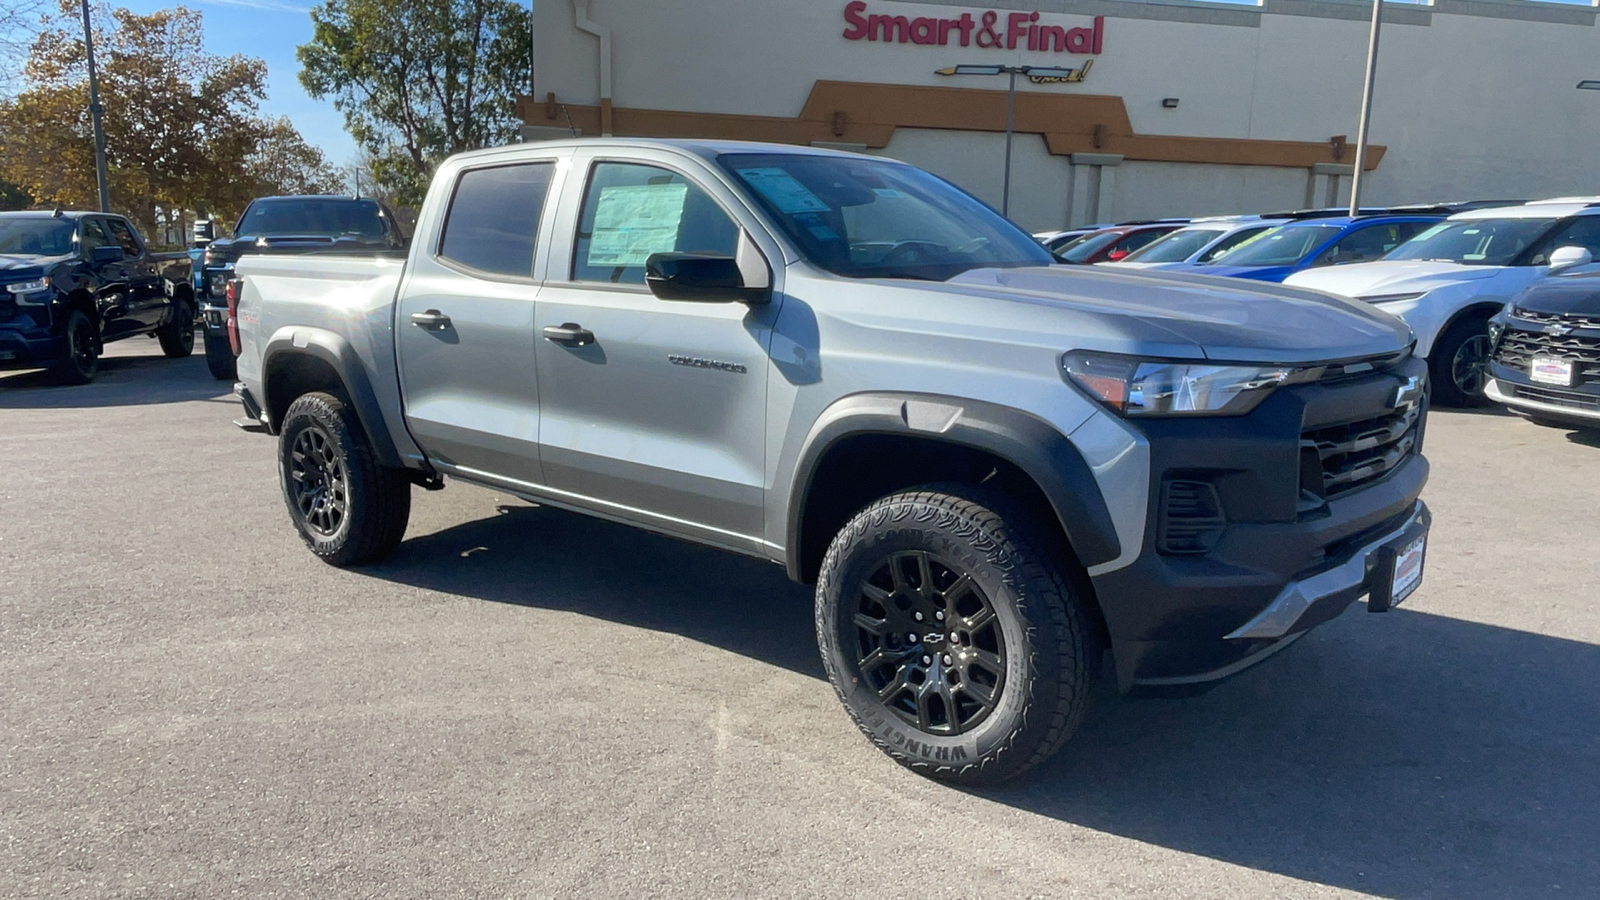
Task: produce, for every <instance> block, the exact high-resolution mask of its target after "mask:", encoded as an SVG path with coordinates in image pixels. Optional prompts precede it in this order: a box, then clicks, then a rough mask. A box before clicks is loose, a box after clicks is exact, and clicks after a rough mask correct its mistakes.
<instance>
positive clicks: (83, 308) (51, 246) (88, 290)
mask: <svg viewBox="0 0 1600 900" xmlns="http://www.w3.org/2000/svg"><path fill="white" fill-rule="evenodd" d="M191 270H192V266H191V265H190V262H189V259H188V256H187V255H186V254H183V253H151V252H150V250H149V248H148V247H147V246H146V245H145V242H144V240H143V239H142V238H141V237H140V236H139V232H138V231H137V230H136V229H135V228H134V227H133V224H132V223H130V222H129V221H128V220H127V219H125V218H123V217H122V216H118V215H112V214H110V213H98V212H64V211H62V210H56V211H54V212H51V211H48V210H44V211H32V212H7V213H0V369H20V368H39V367H43V368H48V369H49V370H50V373H51V375H52V376H53V377H54V378H55V379H56V380H57V381H59V382H62V383H65V384H87V383H88V382H90V381H93V380H94V377H95V375H97V374H98V373H99V371H100V352H101V350H102V349H103V348H104V346H105V343H106V342H107V341H115V340H120V339H122V338H126V337H133V336H135V335H141V334H144V335H154V336H156V337H158V338H160V339H161V349H162V351H163V352H164V353H166V355H168V356H171V357H182V356H188V355H189V354H190V353H191V352H192V351H193V350H194V320H195V302H194V293H193V290H192V289H191V287H190V283H189V275H190V272H191Z"/></svg>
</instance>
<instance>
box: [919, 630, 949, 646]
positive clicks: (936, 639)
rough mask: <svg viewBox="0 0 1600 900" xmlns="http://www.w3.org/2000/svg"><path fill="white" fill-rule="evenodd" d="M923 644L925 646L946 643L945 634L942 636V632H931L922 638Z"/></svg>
mask: <svg viewBox="0 0 1600 900" xmlns="http://www.w3.org/2000/svg"><path fill="white" fill-rule="evenodd" d="M922 642H923V643H924V644H940V643H943V642H944V634H942V633H941V632H938V631H930V632H928V633H927V634H925V635H923V636H922Z"/></svg>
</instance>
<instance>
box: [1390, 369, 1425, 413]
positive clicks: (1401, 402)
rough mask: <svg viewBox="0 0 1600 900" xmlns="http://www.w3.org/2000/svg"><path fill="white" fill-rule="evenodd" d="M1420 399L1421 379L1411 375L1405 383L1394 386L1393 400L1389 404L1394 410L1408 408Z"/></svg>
mask: <svg viewBox="0 0 1600 900" xmlns="http://www.w3.org/2000/svg"><path fill="white" fill-rule="evenodd" d="M1421 400H1422V379H1421V378H1419V377H1417V376H1415V375H1412V376H1411V377H1409V378H1407V379H1406V380H1405V383H1404V384H1402V385H1400V386H1399V387H1398V388H1395V392H1394V402H1392V403H1390V404H1389V405H1390V406H1391V407H1393V408H1394V409H1396V410H1402V409H1410V408H1411V407H1413V406H1416V405H1417V403H1419V402H1420V401H1421Z"/></svg>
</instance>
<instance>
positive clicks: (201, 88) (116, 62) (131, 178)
mask: <svg viewBox="0 0 1600 900" xmlns="http://www.w3.org/2000/svg"><path fill="white" fill-rule="evenodd" d="M79 9H80V7H79V6H78V5H77V4H76V3H74V2H72V0H63V2H62V7H61V13H60V15H59V16H58V17H56V19H55V20H53V21H52V22H51V23H50V27H48V28H46V29H45V30H44V31H43V33H42V34H40V35H39V36H38V37H37V38H36V39H35V40H34V42H33V45H32V50H31V52H30V53H29V57H28V62H27V65H26V67H25V68H24V72H23V79H24V87H23V89H22V90H21V91H20V92H18V93H17V94H16V95H15V96H14V97H12V98H11V99H10V100H8V101H5V102H4V103H0V178H3V179H5V180H8V181H11V182H14V183H16V184H18V185H20V186H21V187H22V188H23V189H25V190H26V191H27V192H28V193H30V194H31V195H33V197H35V198H36V199H37V200H38V201H39V202H40V203H47V204H60V205H63V206H76V207H94V206H96V205H97V204H98V202H99V201H98V191H97V188H96V184H95V169H94V144H93V137H92V125H91V122H90V117H89V110H88V105H89V104H88V71H87V65H86V61H85V55H84V45H83V27H82V24H81V23H82V19H81V18H76V17H77V16H78V15H80V13H79V12H78V10H79ZM92 9H93V15H92V22H93V26H94V35H95V50H96V62H97V63H98V64H99V67H100V95H101V103H102V105H103V107H104V110H105V116H104V119H105V135H106V160H107V168H108V175H109V182H110V190H111V199H112V205H113V207H114V208H115V209H117V211H119V212H122V213H124V214H126V215H128V216H129V217H130V218H132V219H134V221H135V222H137V223H138V224H139V225H140V226H141V227H143V228H145V229H148V230H152V231H153V230H154V228H155V226H156V224H157V219H158V210H159V211H162V212H166V213H170V212H171V211H175V210H184V209H207V210H208V211H210V212H212V213H213V214H219V215H223V216H233V215H236V214H237V213H238V212H239V211H240V210H241V209H242V208H243V206H244V204H246V203H248V202H249V201H250V199H251V198H252V197H254V196H257V195H259V194H262V193H292V192H295V191H297V190H299V189H300V188H302V187H304V186H306V185H308V184H314V185H315V186H317V187H318V188H324V187H327V186H328V185H329V184H330V179H329V177H328V173H329V172H330V171H331V168H330V167H329V166H328V164H327V161H326V160H325V159H323V158H322V154H321V152H320V151H318V150H316V148H314V147H310V146H309V145H307V144H306V143H305V141H304V140H303V139H302V138H301V137H300V135H299V134H298V133H297V132H295V131H294V127H293V126H292V125H291V124H290V123H289V122H288V121H287V120H283V119H278V120H266V119H263V118H262V117H261V116H260V113H259V103H260V101H261V100H262V99H263V98H264V97H265V93H266V66H265V64H263V63H262V62H261V61H260V60H259V59H252V58H249V57H245V56H228V57H222V56H217V55H214V54H210V53H207V52H205V50H204V31H203V23H202V19H201V15H200V13H198V12H196V11H194V10H190V9H185V8H183V7H176V8H174V9H167V10H159V11H157V12H153V13H150V14H147V15H141V14H137V13H134V12H131V11H129V10H126V9H110V8H108V7H105V6H103V5H102V6H97V7H94V8H92Z"/></svg>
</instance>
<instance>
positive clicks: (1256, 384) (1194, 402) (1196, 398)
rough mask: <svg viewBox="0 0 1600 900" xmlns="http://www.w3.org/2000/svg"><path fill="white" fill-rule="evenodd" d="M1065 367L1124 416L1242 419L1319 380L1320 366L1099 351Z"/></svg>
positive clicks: (1065, 360) (1068, 358) (1068, 359)
mask: <svg viewBox="0 0 1600 900" xmlns="http://www.w3.org/2000/svg"><path fill="white" fill-rule="evenodd" d="M1061 369H1062V371H1063V372H1064V373H1065V374H1066V376H1067V377H1068V378H1069V379H1071V381H1072V383H1073V384H1076V385H1077V386H1078V387H1080V388H1083V389H1084V390H1085V391H1087V392H1088V393H1089V394H1090V396H1092V397H1094V398H1096V399H1097V400H1099V401H1100V402H1101V403H1104V404H1105V405H1106V406H1108V407H1110V408H1111V409H1112V410H1113V411H1115V412H1118V413H1121V414H1122V415H1128V416H1134V415H1142V416H1181V415H1213V416H1238V415H1243V414H1245V413H1247V412H1249V411H1250V410H1252V409H1255V408H1256V406H1257V405H1258V404H1260V403H1261V401H1262V400H1265V399H1266V398H1267V396H1268V395H1270V394H1271V393H1272V392H1273V391H1274V390H1275V389H1277V388H1278V387H1281V386H1282V385H1286V384H1300V383H1303V382H1307V381H1315V380H1316V379H1317V378H1318V377H1319V376H1320V375H1321V373H1322V369H1321V367H1316V368H1309V369H1305V368H1293V367H1287V366H1249V365H1244V366H1239V365H1215V364H1211V363H1203V362H1167V361H1162V360H1144V359H1136V358H1132V357H1126V356H1110V355H1105V354H1099V353H1081V352H1073V353H1068V354H1066V355H1064V356H1062V357H1061Z"/></svg>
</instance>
